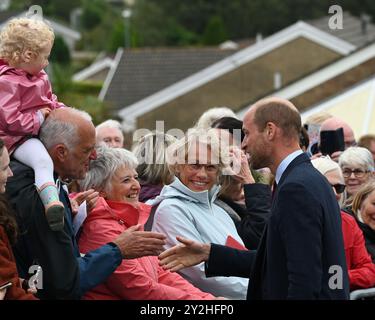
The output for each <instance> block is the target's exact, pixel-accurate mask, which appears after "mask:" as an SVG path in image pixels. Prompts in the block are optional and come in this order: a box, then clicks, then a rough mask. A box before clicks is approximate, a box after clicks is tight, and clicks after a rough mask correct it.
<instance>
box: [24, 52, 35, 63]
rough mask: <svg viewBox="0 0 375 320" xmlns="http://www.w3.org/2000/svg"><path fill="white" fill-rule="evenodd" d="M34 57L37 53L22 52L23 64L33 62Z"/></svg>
mask: <svg viewBox="0 0 375 320" xmlns="http://www.w3.org/2000/svg"><path fill="white" fill-rule="evenodd" d="M34 55H35V53H34V52H33V51H31V50H25V51H24V52H22V55H21V57H22V60H23V62H25V63H30V61H31V60H33V58H34Z"/></svg>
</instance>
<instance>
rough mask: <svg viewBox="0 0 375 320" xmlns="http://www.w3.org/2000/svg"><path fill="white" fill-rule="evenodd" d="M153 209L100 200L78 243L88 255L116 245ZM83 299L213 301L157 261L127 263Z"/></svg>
mask: <svg viewBox="0 0 375 320" xmlns="http://www.w3.org/2000/svg"><path fill="white" fill-rule="evenodd" d="M150 210H151V207H150V206H148V205H146V204H143V203H139V207H138V208H135V207H133V206H132V205H130V204H127V203H124V202H114V201H106V200H104V199H103V198H99V200H98V202H97V205H96V207H95V209H94V210H93V211H92V212H91V213H90V214H89V216H88V218H87V219H86V221H85V222H84V224H83V227H82V233H81V235H80V239H79V248H80V251H81V252H83V253H85V252H88V251H90V250H94V249H96V248H98V247H99V246H101V245H103V244H105V243H108V242H111V241H113V240H114V239H115V238H116V237H118V236H119V235H120V234H121V233H122V232H124V231H125V230H126V229H127V228H129V227H130V226H133V225H136V224H138V223H142V224H143V223H144V222H145V221H146V220H147V218H148V215H149V214H150ZM84 299H100V300H104V299H111V300H117V299H126V300H202V299H205V300H212V299H214V296H212V295H211V294H209V293H205V292H202V291H201V290H199V289H198V288H196V287H194V286H193V285H192V284H190V283H189V282H188V281H187V280H185V279H184V278H182V277H181V276H180V275H178V274H176V273H172V272H169V271H166V270H164V269H163V268H161V267H160V266H159V261H158V258H157V257H142V258H138V259H132V260H124V261H123V262H122V263H121V265H120V266H119V267H118V268H117V269H116V271H115V272H114V273H113V274H112V275H111V276H110V277H109V278H108V279H107V281H106V282H105V283H103V284H101V285H99V286H97V287H96V288H94V289H93V290H91V291H89V292H88V293H86V295H85V296H84Z"/></svg>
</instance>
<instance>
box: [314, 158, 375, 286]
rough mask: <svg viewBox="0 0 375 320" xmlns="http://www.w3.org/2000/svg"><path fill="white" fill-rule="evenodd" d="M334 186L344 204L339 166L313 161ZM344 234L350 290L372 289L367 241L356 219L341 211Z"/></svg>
mask: <svg viewBox="0 0 375 320" xmlns="http://www.w3.org/2000/svg"><path fill="white" fill-rule="evenodd" d="M311 163H312V164H313V166H314V167H315V168H316V169H317V170H318V171H319V172H320V173H322V174H323V175H324V176H325V177H326V178H327V180H328V182H329V183H330V184H331V185H332V189H333V192H334V193H335V195H336V199H337V201H338V202H339V203H340V202H341V203H342V202H343V200H344V199H343V198H344V190H345V184H344V177H343V175H342V172H341V169H340V167H339V165H338V164H337V163H336V162H334V161H333V160H331V159H330V158H329V157H320V158H316V159H314V160H312V161H311ZM341 219H342V232H343V238H344V248H345V257H346V263H347V266H348V272H349V280H350V289H351V290H354V289H359V288H371V287H374V286H375V264H374V263H373V262H372V261H371V257H370V255H369V253H368V252H367V250H366V246H365V240H364V237H363V233H362V231H361V229H360V228H359V227H358V225H357V222H356V221H355V219H354V218H353V217H352V216H350V215H349V214H348V213H346V212H344V211H341Z"/></svg>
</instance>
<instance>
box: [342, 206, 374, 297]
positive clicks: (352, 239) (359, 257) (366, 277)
mask: <svg viewBox="0 0 375 320" xmlns="http://www.w3.org/2000/svg"><path fill="white" fill-rule="evenodd" d="M341 218H342V232H343V235H344V247H345V256H346V263H347V266H348V271H349V280H350V289H351V290H354V289H359V288H371V287H375V264H374V263H373V262H372V260H371V257H370V255H369V253H368V252H367V250H366V247H365V239H364V238H363V234H362V231H361V229H359V227H358V225H357V222H356V221H355V219H354V218H353V217H352V216H350V215H349V214H347V213H345V212H343V211H341Z"/></svg>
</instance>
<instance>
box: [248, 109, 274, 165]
mask: <svg viewBox="0 0 375 320" xmlns="http://www.w3.org/2000/svg"><path fill="white" fill-rule="evenodd" d="M254 114H255V112H254V111H250V112H249V113H248V114H247V115H246V116H245V118H244V121H243V132H244V134H245V137H244V140H243V142H242V149H243V150H244V151H245V152H246V153H248V154H249V155H250V161H251V165H252V168H254V169H261V168H264V167H268V165H269V163H270V158H271V147H270V146H269V144H268V142H267V141H266V139H265V137H264V132H260V131H259V129H258V127H257V125H256V124H255V123H254Z"/></svg>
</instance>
